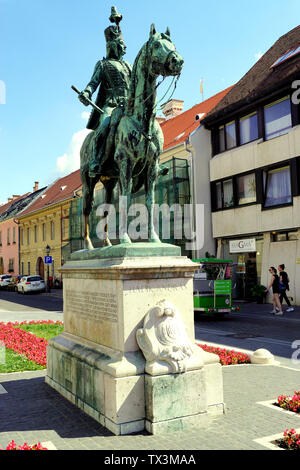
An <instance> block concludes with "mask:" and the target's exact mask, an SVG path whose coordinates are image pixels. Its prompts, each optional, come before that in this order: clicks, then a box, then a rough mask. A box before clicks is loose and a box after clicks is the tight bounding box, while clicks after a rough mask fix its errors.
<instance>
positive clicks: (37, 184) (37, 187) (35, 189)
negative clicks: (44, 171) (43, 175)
mask: <svg viewBox="0 0 300 470" xmlns="http://www.w3.org/2000/svg"><path fill="white" fill-rule="evenodd" d="M38 190H39V182H38V181H35V182H34V187H33V192H34V193H35V191H38Z"/></svg>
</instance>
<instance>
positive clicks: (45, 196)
mask: <svg viewBox="0 0 300 470" xmlns="http://www.w3.org/2000/svg"><path fill="white" fill-rule="evenodd" d="M81 186H82V183H81V178H80V170H76V171H74V172H73V173H70V174H69V175H67V176H64V177H63V178H60V179H58V180H56V181H55V182H54V183H52V184H51V185H49V186H48V187H47V188H46V189H45V190H44V191H43V193H42V194H41V196H39V197H38V198H37V199H36V200H35V201H34V202H33V203H32V204H31V205H30V206H29V207H28V208H27V209H25V210H24V211H22V212H21V213H20V214H19V217H20V218H21V217H23V216H25V215H28V214H30V213H32V212H35V211H39V210H41V209H45V208H46V207H49V206H50V205H53V204H57V203H59V202H62V201H64V200H66V199H70V198H72V197H74V191H76V190H77V189H79V188H81Z"/></svg>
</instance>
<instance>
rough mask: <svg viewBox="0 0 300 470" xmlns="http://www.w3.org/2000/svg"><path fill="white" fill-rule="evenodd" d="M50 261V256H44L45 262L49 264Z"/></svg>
mask: <svg viewBox="0 0 300 470" xmlns="http://www.w3.org/2000/svg"><path fill="white" fill-rule="evenodd" d="M51 263H52V256H45V264H51Z"/></svg>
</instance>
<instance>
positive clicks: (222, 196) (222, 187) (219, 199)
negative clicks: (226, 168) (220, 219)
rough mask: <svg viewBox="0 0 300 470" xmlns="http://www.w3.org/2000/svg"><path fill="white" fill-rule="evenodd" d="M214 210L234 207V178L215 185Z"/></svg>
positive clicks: (213, 189)
mask: <svg viewBox="0 0 300 470" xmlns="http://www.w3.org/2000/svg"><path fill="white" fill-rule="evenodd" d="M212 191H213V197H214V200H213V209H214V210H217V209H225V208H226V207H233V206H234V195H233V180H232V178H230V179H228V180H224V181H218V182H216V183H213V188H212Z"/></svg>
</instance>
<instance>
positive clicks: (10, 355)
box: [0, 348, 45, 374]
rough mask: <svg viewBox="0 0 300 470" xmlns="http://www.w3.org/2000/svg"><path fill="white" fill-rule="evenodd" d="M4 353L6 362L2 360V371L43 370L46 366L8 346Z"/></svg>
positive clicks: (0, 366)
mask: <svg viewBox="0 0 300 470" xmlns="http://www.w3.org/2000/svg"><path fill="white" fill-rule="evenodd" d="M3 355H4V360H5V362H4V363H3V364H2V363H1V362H0V373H1V374H8V373H10V372H23V371H25V370H42V369H45V367H44V366H40V365H39V364H36V363H35V362H32V361H30V360H29V359H27V357H25V356H23V355H21V354H18V353H16V352H15V351H12V350H11V349H8V348H6V350H5V353H4V354H3Z"/></svg>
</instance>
